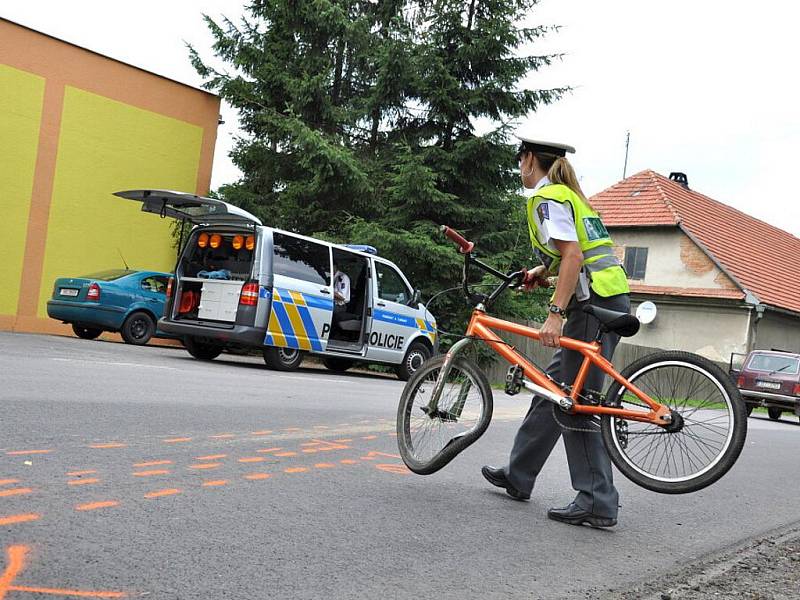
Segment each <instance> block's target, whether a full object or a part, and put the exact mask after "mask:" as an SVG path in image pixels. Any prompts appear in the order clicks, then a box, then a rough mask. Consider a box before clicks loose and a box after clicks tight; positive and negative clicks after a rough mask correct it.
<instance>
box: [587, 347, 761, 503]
mask: <svg viewBox="0 0 800 600" xmlns="http://www.w3.org/2000/svg"><path fill="white" fill-rule="evenodd" d="M622 376H623V377H625V378H626V379H627V380H628V381H629V382H630V383H632V384H633V385H634V386H636V387H637V388H639V389H640V390H642V391H643V392H644V393H645V394H647V395H648V396H650V397H651V398H652V399H653V400H655V401H657V402H659V403H661V404H664V405H666V406H668V407H669V408H670V409H671V410H672V415H673V423H672V425H671V426H670V427H667V428H664V427H661V426H659V425H653V424H650V423H641V422H638V421H629V420H626V419H620V418H617V417H612V416H608V415H605V416H603V418H602V420H601V431H602V434H603V441H604V443H605V445H606V449H607V450H608V454H609V457H610V458H611V460H612V461H613V463H614V464H615V465H616V466H617V468H618V469H619V470H620V471H621V472H622V474H623V475H625V476H626V477H627V478H628V479H630V480H631V481H633V482H634V483H636V484H637V485H640V486H642V487H644V488H646V489H648V490H652V491H654V492H660V493H662V494H686V493H689V492H695V491H697V490H700V489H702V488H704V487H706V486H708V485H711V484H712V483H714V482H715V481H717V480H718V479H719V478H720V477H722V476H723V475H724V474H725V473H726V472H727V471H728V469H730V468H731V467H732V466H733V464H734V463H735V462H736V459H737V458H738V457H739V453H740V452H741V451H742V447H743V446H744V440H745V437H746V435H747V409H746V407H745V404H744V401H743V400H742V397H741V395H740V394H739V390H738V389H737V388H736V386H735V385H734V384H733V382H732V381H731V379H730V377H728V376H727V375H726V374H725V373H724V372H723V371H722V369H720V368H719V367H718V366H717V365H715V364H714V363H712V362H711V361H709V360H707V359H705V358H703V357H701V356H697V355H695V354H689V353H687V352H672V351H669V352H656V353H654V354H651V355H649V356H645V357H644V358H642V359H640V360H638V361H636V362H634V363H632V364H631V365H629V366H628V367H627V368H626V369H625V370H623V371H622ZM607 398H608V402H609V403H610V404H611V405H615V406H621V407H622V408H627V409H632V410H636V409H641V408H648V407H647V405H645V404H644V403H643V402H642V401H641V400H639V398H637V397H636V396H635V395H633V394H632V393H631V392H630V391H629V390H628V389H627V388H625V387H623V386H621V385H620V384H619V383H617V382H614V383H613V384H612V385H611V387H610V388H609V390H608V394H607Z"/></svg>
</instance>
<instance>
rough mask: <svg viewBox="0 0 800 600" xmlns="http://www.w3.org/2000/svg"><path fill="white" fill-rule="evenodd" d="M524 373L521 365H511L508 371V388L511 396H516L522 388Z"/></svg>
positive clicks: (506, 390)
mask: <svg viewBox="0 0 800 600" xmlns="http://www.w3.org/2000/svg"><path fill="white" fill-rule="evenodd" d="M523 375H524V373H523V371H522V367H520V366H519V365H511V366H510V367H509V368H508V371H507V372H506V389H505V392H506V394H508V395H509V396H516V395H517V394H519V392H520V390H521V389H522V377H523Z"/></svg>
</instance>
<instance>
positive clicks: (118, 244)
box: [38, 86, 203, 317]
mask: <svg viewBox="0 0 800 600" xmlns="http://www.w3.org/2000/svg"><path fill="white" fill-rule="evenodd" d="M202 140H203V129H202V128H201V127H198V126H195V125H192V124H190V123H186V122H184V121H180V120H178V119H173V118H170V117H166V116H163V115H160V114H157V113H154V112H150V111H147V110H143V109H140V108H136V107H134V106H130V105H128V104H124V103H122V102H116V101H114V100H109V99H108V98H104V97H103V96H99V95H96V94H92V93H89V92H86V91H83V90H80V89H77V88H74V87H70V86H67V87H66V90H65V93H64V107H63V113H62V117H61V132H60V138H59V147H58V159H57V162H56V172H55V180H54V185H53V197H52V201H51V202H52V203H51V207H50V219H49V235H48V238H47V246H46V250H45V258H44V267H43V271H42V286H41V289H40V296H39V306H38V315H39V316H40V317H46V316H47V306H46V303H47V299H48V298H49V297H50V295H51V293H52V281H53V280H54V279H55V278H56V277H64V276H79V275H85V274H88V273H92V272H94V271H100V270H104V269H109V268H115V267H122V259H120V256H119V252H121V253H122V255H123V256H124V257H125V260H126V261H127V263H128V265H130V266H131V267H132V268H140V269H155V270H164V271H171V270H172V268H173V267H174V265H175V251H174V250H173V249H172V247H171V243H170V239H171V238H170V235H169V229H170V223H171V220H169V219H160V218H159V217H158V216H157V215H152V214H149V213H142V212H141V204H140V203H138V202H131V201H127V200H122V199H120V198H117V197H116V196H112V195H111V193H112V192H115V191H118V190H123V189H132V188H136V189H139V188H156V189H174V190H193V189H194V187H195V181H196V179H197V168H198V163H199V160H200V146H201V143H202ZM118 250H119V252H118ZM76 271H78V272H76Z"/></svg>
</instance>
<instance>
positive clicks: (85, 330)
mask: <svg viewBox="0 0 800 600" xmlns="http://www.w3.org/2000/svg"><path fill="white" fill-rule="evenodd" d="M72 331H74V332H75V335H77V336H78V337H79V338H81V339H82V340H93V339H95V338H97V337H99V336H100V334H101V333H103V330H102V329H95V328H94V327H83V326H81V325H73V326H72Z"/></svg>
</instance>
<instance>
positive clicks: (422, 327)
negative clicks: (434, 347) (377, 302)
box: [373, 310, 436, 344]
mask: <svg viewBox="0 0 800 600" xmlns="http://www.w3.org/2000/svg"><path fill="white" fill-rule="evenodd" d="M373 319H375V320H377V321H384V322H386V323H393V324H395V325H402V326H403V327H409V328H411V329H417V330H419V331H420V332H421V333H424V334H425V335H427V336H428V338H429V339H430V340H431V343H432V344H433V343H435V341H436V322H435V321H433V322H431V321H426V320H425V319H415V318H414V317H409V316H407V315H401V314H399V313H395V312H390V311H388V310H376V311H375V313H374V314H373Z"/></svg>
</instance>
